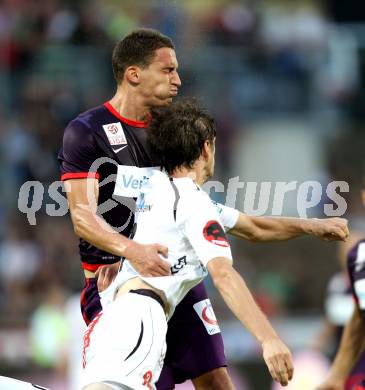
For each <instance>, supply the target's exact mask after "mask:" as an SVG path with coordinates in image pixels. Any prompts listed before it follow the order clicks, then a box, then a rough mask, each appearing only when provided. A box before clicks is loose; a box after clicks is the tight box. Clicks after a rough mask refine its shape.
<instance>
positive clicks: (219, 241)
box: [177, 193, 232, 266]
mask: <svg viewBox="0 0 365 390" xmlns="http://www.w3.org/2000/svg"><path fill="white" fill-rule="evenodd" d="M177 215H178V218H177V223H178V224H179V227H180V229H181V230H182V232H183V234H184V235H185V236H186V237H187V239H188V240H189V242H190V244H191V246H192V247H193V249H194V251H195V252H196V254H197V256H198V258H199V259H200V261H201V262H202V264H203V265H204V266H206V265H207V263H208V262H209V261H210V260H212V259H214V258H216V257H225V258H228V259H230V260H232V253H231V248H230V245H229V241H228V239H227V237H226V234H225V231H224V229H223V226H222V224H221V221H220V218H219V214H218V212H217V209H216V207H215V205H214V204H213V203H212V202H211V201H210V199H209V197H208V196H204V195H203V194H201V193H197V194H196V196H194V197H193V198H191V199H184V200H181V201H180V202H179V206H178V210H177Z"/></svg>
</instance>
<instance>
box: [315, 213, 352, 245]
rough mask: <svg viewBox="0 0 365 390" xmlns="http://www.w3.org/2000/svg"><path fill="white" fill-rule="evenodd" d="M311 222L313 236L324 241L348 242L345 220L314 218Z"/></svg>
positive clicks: (346, 222)
mask: <svg viewBox="0 0 365 390" xmlns="http://www.w3.org/2000/svg"><path fill="white" fill-rule="evenodd" d="M311 221H312V224H311V234H313V235H314V236H317V237H318V238H320V239H322V240H324V241H346V240H347V237H348V236H349V229H348V227H347V225H348V221H347V219H345V218H324V219H317V218H314V219H312V220H311Z"/></svg>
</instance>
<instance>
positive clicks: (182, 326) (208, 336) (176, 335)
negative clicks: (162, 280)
mask: <svg viewBox="0 0 365 390" xmlns="http://www.w3.org/2000/svg"><path fill="white" fill-rule="evenodd" d="M166 341H167V352H166V358H165V362H164V367H163V369H162V372H161V376H160V379H159V381H158V382H157V389H158V390H171V389H173V388H174V385H175V384H176V383H182V382H185V381H186V380H188V379H193V378H197V377H199V376H201V375H203V374H205V373H207V372H209V371H211V370H214V369H216V368H219V367H225V366H226V365H227V363H226V358H225V355H224V346H223V340H222V336H221V333H220V329H219V326H218V323H217V320H216V318H215V315H214V312H213V310H212V308H211V304H210V301H209V300H208V297H207V293H206V290H205V287H204V284H203V283H200V284H199V285H198V286H196V287H195V288H193V289H192V290H190V291H189V293H188V294H187V296H186V297H185V298H184V300H183V301H182V302H181V303H180V304H179V305H178V306H177V308H176V310H175V313H174V315H173V316H172V318H171V320H170V321H169V324H168V331H167V337H166Z"/></svg>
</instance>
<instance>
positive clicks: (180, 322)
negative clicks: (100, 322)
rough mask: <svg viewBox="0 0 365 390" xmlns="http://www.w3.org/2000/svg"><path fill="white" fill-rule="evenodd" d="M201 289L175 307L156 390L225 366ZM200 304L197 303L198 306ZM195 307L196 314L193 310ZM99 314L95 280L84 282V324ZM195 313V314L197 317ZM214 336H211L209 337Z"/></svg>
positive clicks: (205, 294) (220, 344)
mask: <svg viewBox="0 0 365 390" xmlns="http://www.w3.org/2000/svg"><path fill="white" fill-rule="evenodd" d="M207 298H208V296H207V292H206V290H205V286H204V284H203V283H200V284H199V285H198V286H196V287H194V288H193V289H192V290H190V291H189V293H188V294H187V295H186V297H185V298H184V299H183V300H182V302H181V303H180V304H179V305H178V306H177V308H176V310H175V313H174V315H173V316H172V318H171V320H170V321H169V324H168V331H167V336H166V338H167V352H166V358H165V363H164V367H163V369H162V373H161V376H160V379H159V381H158V382H157V385H156V386H157V389H158V390H171V389H173V388H174V387H175V386H174V385H175V384H177V383H183V382H185V381H186V380H188V379H194V378H196V377H198V376H200V375H203V374H204V373H206V372H208V371H211V370H213V369H215V368H219V367H225V366H227V362H226V357H225V355H224V347H223V340H222V336H221V333H220V332H219V333H215V332H217V325H216V324H215V321H214V318H213V316H212V313H211V311H210V310H211V308H210V307H209V304H207V302H206V301H205V300H206V299H207ZM199 302H201V303H199ZM193 305H196V306H195V307H196V310H195V309H194V306H193ZM100 310H101V305H100V299H99V294H98V291H97V286H96V281H95V279H87V280H86V282H85V287H84V290H83V292H82V295H81V311H82V315H83V317H84V320H85V322H86V323H87V324H88V323H89V322H90V321H91V320H92V319H93V318H94V317H95V316H96V314H97V313H98V312H99V311H100ZM198 313H199V314H198ZM209 332H210V333H215V334H209Z"/></svg>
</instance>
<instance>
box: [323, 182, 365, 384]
mask: <svg viewBox="0 0 365 390" xmlns="http://www.w3.org/2000/svg"><path fill="white" fill-rule="evenodd" d="M362 199H363V204H364V205H365V185H364V189H363V191H362ZM347 270H348V274H349V279H350V284H351V291H352V294H353V297H354V301H355V307H354V311H353V314H352V316H351V318H350V320H349V321H348V322H347V324H346V326H345V329H344V331H343V334H342V338H341V342H340V347H339V349H338V351H337V354H336V357H335V360H334V362H333V364H332V367H331V369H330V372H329V375H328V378H327V379H326V381H325V382H324V383H323V384H322V385H321V386H319V387H318V389H317V390H364V389H365V365H364V356H362V354H364V352H365V322H364V321H365V239H362V240H360V241H359V242H358V243H357V244H356V245H355V246H354V247H353V248H352V249H351V250H350V251H349V253H348V256H347ZM361 356H362V357H361ZM360 357H361V361H359V358H360Z"/></svg>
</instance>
